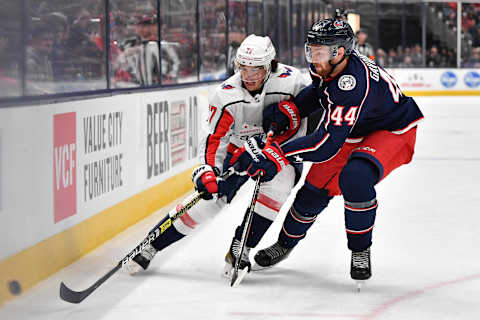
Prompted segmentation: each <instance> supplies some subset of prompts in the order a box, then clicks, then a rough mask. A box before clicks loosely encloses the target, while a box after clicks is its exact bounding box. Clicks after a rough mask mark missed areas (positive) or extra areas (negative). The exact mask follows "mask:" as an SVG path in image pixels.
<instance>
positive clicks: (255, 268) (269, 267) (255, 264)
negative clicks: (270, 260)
mask: <svg viewBox="0 0 480 320" xmlns="http://www.w3.org/2000/svg"><path fill="white" fill-rule="evenodd" d="M272 267H273V266H268V267H262V266H261V265H259V264H257V263H254V264H253V266H252V269H251V271H255V272H256V271H263V270H268V269H271V268H272Z"/></svg>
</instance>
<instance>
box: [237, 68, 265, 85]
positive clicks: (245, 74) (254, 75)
mask: <svg viewBox="0 0 480 320" xmlns="http://www.w3.org/2000/svg"><path fill="white" fill-rule="evenodd" d="M237 71H238V72H240V77H241V79H242V81H245V82H256V81H260V80H263V79H265V76H266V74H267V71H266V70H265V67H263V66H261V67H254V66H244V65H237Z"/></svg>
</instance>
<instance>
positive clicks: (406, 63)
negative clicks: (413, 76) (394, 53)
mask: <svg viewBox="0 0 480 320" xmlns="http://www.w3.org/2000/svg"><path fill="white" fill-rule="evenodd" d="M398 66H399V67H400V68H413V67H414V65H413V62H412V57H410V56H407V55H405V56H404V58H403V62H402V63H400V64H399V65H398Z"/></svg>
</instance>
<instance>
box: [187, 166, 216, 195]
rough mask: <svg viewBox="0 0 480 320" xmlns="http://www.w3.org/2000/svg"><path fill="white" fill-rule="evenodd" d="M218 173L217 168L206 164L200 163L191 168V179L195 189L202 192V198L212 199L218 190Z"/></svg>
mask: <svg viewBox="0 0 480 320" xmlns="http://www.w3.org/2000/svg"><path fill="white" fill-rule="evenodd" d="M218 174H219V170H218V168H217V167H214V168H212V166H210V165H208V164H202V165H200V166H198V167H197V168H195V169H194V170H193V172H192V181H193V184H194V185H195V190H197V191H198V192H203V194H202V199H205V200H210V199H213V194H214V193H217V192H218V184H217V175H218Z"/></svg>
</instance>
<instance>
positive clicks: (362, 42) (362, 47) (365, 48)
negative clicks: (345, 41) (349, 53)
mask: <svg viewBox="0 0 480 320" xmlns="http://www.w3.org/2000/svg"><path fill="white" fill-rule="evenodd" d="M356 36H357V40H356V41H355V44H354V49H355V51H357V52H358V53H360V54H363V55H364V56H367V57H369V58H371V59H373V58H374V57H375V53H374V51H373V47H372V45H371V44H370V43H368V42H367V38H368V35H367V33H366V32H365V31H364V30H362V29H360V30H358V31H357V33H356Z"/></svg>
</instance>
